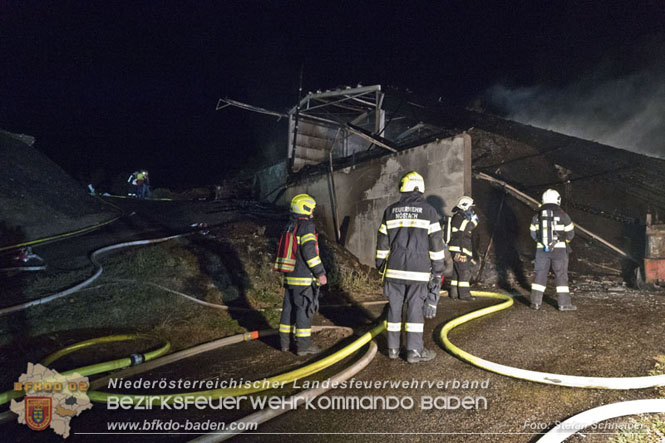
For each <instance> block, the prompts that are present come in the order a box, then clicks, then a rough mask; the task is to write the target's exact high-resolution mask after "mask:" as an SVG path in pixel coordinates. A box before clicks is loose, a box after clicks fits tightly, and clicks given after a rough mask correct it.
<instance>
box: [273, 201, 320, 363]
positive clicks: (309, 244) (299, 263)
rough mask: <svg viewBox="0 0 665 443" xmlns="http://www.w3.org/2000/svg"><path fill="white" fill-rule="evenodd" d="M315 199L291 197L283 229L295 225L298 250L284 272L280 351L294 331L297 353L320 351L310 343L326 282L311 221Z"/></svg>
mask: <svg viewBox="0 0 665 443" xmlns="http://www.w3.org/2000/svg"><path fill="white" fill-rule="evenodd" d="M315 206H316V201H315V200H314V198H312V197H311V196H310V195H308V194H298V195H296V196H295V197H293V199H292V200H291V216H290V219H289V224H288V225H287V226H286V228H285V231H288V230H289V229H293V228H295V233H296V239H297V249H296V257H295V267H294V268H293V271H292V272H288V273H284V275H283V282H284V304H283V305H282V317H281V320H280V324H279V338H280V345H281V349H282V351H284V352H286V351H288V350H289V345H290V338H291V334H292V333H295V337H296V347H297V351H296V352H297V354H298V355H300V356H302V355H307V354H316V353H318V352H321V349H320V348H319V347H318V346H316V345H314V344H313V343H312V337H311V336H312V317H313V316H314V313H315V312H316V310H317V309H318V295H319V286H320V285H325V284H327V283H328V279H327V277H326V270H325V269H324V267H323V263H321V257H319V240H318V234H317V233H316V229H315V228H314V222H313V221H312V218H313V212H314V207H315Z"/></svg>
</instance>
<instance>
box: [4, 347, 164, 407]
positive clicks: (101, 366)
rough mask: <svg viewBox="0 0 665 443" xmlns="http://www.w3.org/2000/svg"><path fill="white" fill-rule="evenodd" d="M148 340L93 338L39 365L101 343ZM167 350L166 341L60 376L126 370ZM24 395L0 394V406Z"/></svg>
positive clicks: (48, 357) (50, 355)
mask: <svg viewBox="0 0 665 443" xmlns="http://www.w3.org/2000/svg"><path fill="white" fill-rule="evenodd" d="M146 338H149V337H147V336H145V335H141V334H122V335H109V336H107V337H99V338H93V339H91V340H85V341H82V342H78V343H74V344H73V345H70V346H67V347H65V348H63V349H60V350H59V351H57V352H54V353H53V354H49V355H47V356H46V357H45V358H44V359H43V360H42V361H41V364H42V365H43V366H47V367H48V365H50V364H51V363H53V362H54V361H56V360H58V359H59V358H62V357H64V356H65V355H68V354H71V353H72V352H75V351H78V350H80V349H83V348H87V347H89V346H93V345H98V344H103V343H115V342H119V341H128V340H142V339H146ZM169 349H171V343H169V342H168V341H167V342H165V343H164V344H163V345H162V346H161V347H159V348H157V349H155V350H154V351H150V352H147V353H145V354H142V355H140V356H138V355H137V356H131V357H126V358H120V359H117V360H110V361H106V362H102V363H96V364H94V365H89V366H82V367H80V368H76V369H71V370H69V371H65V372H62V373H61V375H64V376H67V375H72V374H74V373H78V374H79V375H81V376H83V377H86V376H88V375H94V374H99V373H102V372H108V371H113V370H115V369H121V368H126V367H128V366H132V365H133V364H136V361H137V358H138V359H139V360H140V361H150V360H152V359H155V358H157V357H159V356H162V355H164V354H166V353H167V352H168V351H169ZM24 395H25V392H23V391H6V392H3V393H1V394H0V405H3V404H5V403H8V402H9V401H10V400H11V399H14V398H19V397H23V396H24Z"/></svg>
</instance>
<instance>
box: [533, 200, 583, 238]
mask: <svg viewBox="0 0 665 443" xmlns="http://www.w3.org/2000/svg"><path fill="white" fill-rule="evenodd" d="M529 231H530V234H531V238H532V239H533V240H534V241H535V242H536V247H537V248H538V249H544V248H545V247H547V248H548V249H556V248H566V246H567V244H568V243H570V241H571V240H572V239H573V237H575V224H574V223H573V222H572V220H571V219H570V216H569V215H568V214H566V212H565V211H564V210H563V209H561V207H560V206H559V205H555V204H554V203H548V204H545V205H541V206H540V207H539V208H538V212H537V213H536V214H535V215H534V216H533V218H532V219H531V226H529Z"/></svg>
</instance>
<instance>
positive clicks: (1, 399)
mask: <svg viewBox="0 0 665 443" xmlns="http://www.w3.org/2000/svg"><path fill="white" fill-rule="evenodd" d="M323 329H347V330H348V329H349V328H344V327H339V326H313V327H312V330H313V331H320V330H323ZM384 329H385V324H384V323H383V322H381V323H380V324H379V325H377V326H375V327H374V328H373V329H371V330H370V331H368V332H366V333H365V334H363V335H362V336H360V337H359V338H357V339H356V340H354V341H353V342H352V343H350V344H348V345H346V346H345V347H343V348H342V349H340V350H338V351H337V352H335V353H333V354H331V355H329V356H327V357H324V358H322V359H321V360H317V361H315V362H313V363H310V364H308V365H306V366H303V367H301V368H298V369H295V370H292V371H289V372H286V373H284V374H281V375H277V376H274V377H270V378H265V379H263V380H257V381H254V382H251V383H250V385H249V386H246V387H240V388H226V389H212V390H208V391H200V392H190V393H180V394H164V395H158V396H154V395H131V394H115V393H114V394H110V393H106V392H100V391H89V392H87V396H88V398H89V399H90V400H91V401H95V402H104V403H105V402H106V401H107V398H108V397H109V396H114V397H119V398H123V399H130V401H131V402H132V404H134V402H136V401H138V399H139V398H143V397H150V398H151V401H152V400H153V399H156V401H155V402H154V403H153V404H161V403H162V402H163V401H164V402H166V403H171V402H172V401H173V400H170V399H171V398H173V399H174V398H176V397H177V398H182V397H189V396H210V397H214V398H220V397H233V396H239V395H246V394H251V393H257V392H261V391H265V390H266V389H270V388H271V387H272V386H274V384H275V383H279V384H288V383H291V382H293V381H295V380H297V379H300V378H305V377H308V376H310V375H313V374H315V373H317V372H320V371H322V370H323V369H326V368H328V367H330V366H332V365H333V364H335V363H338V362H340V361H341V360H343V359H344V358H346V357H348V356H349V355H351V354H353V353H354V352H356V351H357V350H359V349H360V348H362V347H363V346H364V345H366V344H367V343H369V342H371V341H372V339H373V338H374V337H375V336H377V335H378V334H380V333H381V332H382V331H383V330H384ZM277 332H278V331H277V330H275V329H272V330H268V331H252V332H248V333H243V334H237V335H234V336H231V337H226V338H223V339H220V340H216V341H215V342H212V343H205V344H203V345H198V346H195V347H194V348H190V349H187V350H184V351H179V352H177V353H174V354H171V355H167V356H164V357H162V358H157V357H159V356H161V355H163V354H164V353H166V352H168V349H169V348H170V344H169V343H168V342H167V343H166V344H165V345H164V346H162V347H161V348H159V349H157V350H155V351H152V352H150V353H147V354H145V355H144V361H146V362H147V361H149V360H153V359H154V360H153V361H151V362H148V363H144V364H140V365H138V366H135V367H129V366H132V365H133V364H134V363H135V359H134V358H125V359H119V360H113V361H109V362H104V363H99V364H96V365H91V366H85V367H81V368H76V369H72V370H69V371H66V372H63V373H62V375H71V374H73V373H78V374H80V375H83V376H85V375H94V374H98V373H101V372H108V371H110V370H113V369H119V368H126V369H124V370H123V371H120V372H116V373H114V374H112V375H111V376H113V377H127V376H132V375H136V374H139V373H142V372H146V371H149V370H151V369H154V368H156V367H160V366H163V365H166V364H169V363H172V362H174V361H178V360H181V359H183V358H187V357H190V356H192V355H196V354H199V353H202V352H207V351H210V350H212V349H217V348H220V347H223V346H227V345H231V344H234V343H239V342H242V341H248V340H255V339H257V338H259V337H263V336H268V335H274V334H276V333H277ZM138 338H145V336H141V335H135V336H132V335H127V336H110V337H101V338H96V339H92V340H86V341H84V342H79V343H75V344H73V345H70V346H68V347H66V348H64V349H62V350H59V351H57V352H55V353H53V354H50V355H49V356H47V357H46V358H45V359H44V361H43V363H44V365H47V364H50V363H52V362H54V361H55V360H57V359H58V358H61V357H63V356H64V355H67V354H70V353H72V352H74V351H76V350H79V349H81V348H84V347H88V346H91V345H93V344H98V343H108V342H114V341H123V340H131V339H138ZM372 345H373V346H372V347H371V349H370V351H368V354H371V357H370V358H369V360H367V355H366V356H365V357H363V358H362V359H361V360H360V362H356V363H355V364H354V365H352V366H351V367H350V368H347V369H346V370H344V371H343V372H342V374H350V375H349V377H350V376H352V375H353V374H355V373H357V372H358V371H360V370H361V369H362V368H364V367H365V366H366V365H367V364H369V361H371V359H372V358H373V357H374V355H375V353H376V345H375V344H374V343H373V342H372ZM363 362H364V364H362V363H363ZM353 371H355V372H353ZM351 372H353V373H351ZM111 376H107V377H105V378H103V379H101V380H95V381H93V382H92V383H91V386H92V387H100V386H102V385H103V384H104V383H105V382H106V381H107V380H108V378H110V377H111ZM308 392H309V391H308ZM23 395H24V392H22V391H7V392H5V393H2V394H0V405H1V404H4V403H7V402H8V401H9V400H11V399H13V398H19V397H22V396H23ZM317 395H319V394H317ZM12 416H13V413H12V412H11V411H7V412H5V413H3V414H0V423H4V422H6V421H8V420H10V419H11V417H12ZM268 419H269V418H264V420H263V421H266V420H268Z"/></svg>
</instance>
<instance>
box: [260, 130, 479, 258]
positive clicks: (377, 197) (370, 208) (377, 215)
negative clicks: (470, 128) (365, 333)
mask: <svg viewBox="0 0 665 443" xmlns="http://www.w3.org/2000/svg"><path fill="white" fill-rule="evenodd" d="M470 159H471V138H470V137H469V136H468V135H466V134H462V135H458V136H456V137H453V138H449V139H444V140H437V141H435V142H432V143H427V144H424V145H421V146H417V147H415V148H411V149H407V150H405V151H402V152H399V153H396V154H390V155H385V156H382V157H379V158H375V159H372V160H368V161H365V162H362V163H358V164H355V165H353V166H349V167H346V168H343V169H340V170H338V171H335V172H334V173H333V174H332V179H331V174H329V173H328V174H320V175H317V176H312V177H308V178H306V179H303V180H301V181H299V182H296V183H294V184H292V185H289V186H288V187H286V189H284V190H283V192H281V191H279V189H280V183H285V180H286V163H285V162H284V163H280V164H277V165H275V166H273V167H271V168H268V169H266V170H264V171H262V172H261V173H260V174H259V180H258V182H259V185H258V187H259V189H260V193H261V196H262V198H263V199H264V200H269V201H274V202H276V203H278V204H280V205H283V206H287V205H288V203H289V202H290V200H291V198H292V197H293V196H294V195H296V194H299V193H302V192H306V193H308V194H311V195H312V196H314V197H315V198H316V200H317V203H318V205H317V209H316V212H315V214H316V217H317V218H318V224H319V226H320V229H322V230H323V231H324V232H325V233H326V234H327V235H328V236H329V237H330V238H335V237H336V236H337V234H336V232H335V224H334V217H333V211H334V208H335V204H334V200H333V183H334V191H335V192H334V194H335V195H336V197H337V199H336V200H337V205H336V209H337V219H338V220H339V226H340V241H341V243H342V244H343V245H344V246H345V247H346V248H347V249H348V250H349V251H350V252H351V253H353V254H354V255H355V256H356V257H358V259H359V260H360V262H361V263H363V264H367V265H370V266H373V264H374V258H375V250H376V232H377V229H378V226H379V224H380V223H381V217H382V216H383V211H384V209H385V208H386V206H388V205H389V204H390V203H392V202H394V201H396V200H398V199H399V189H398V188H399V180H400V178H401V177H402V176H403V175H404V174H405V173H406V172H408V171H412V170H413V171H418V172H419V173H420V174H422V175H423V177H424V178H425V187H426V192H425V196H426V198H427V201H428V202H429V203H430V204H431V205H432V206H434V208H435V209H436V210H437V212H438V213H439V214H441V215H442V216H443V214H444V213H445V214H450V212H451V210H452V208H453V207H454V206H455V203H456V202H457V199H458V198H459V197H460V196H461V195H462V194H464V193H467V194H469V193H470V191H471V189H470V188H471V162H470Z"/></svg>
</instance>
